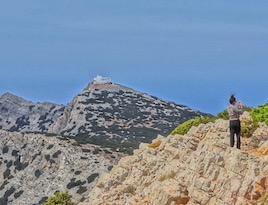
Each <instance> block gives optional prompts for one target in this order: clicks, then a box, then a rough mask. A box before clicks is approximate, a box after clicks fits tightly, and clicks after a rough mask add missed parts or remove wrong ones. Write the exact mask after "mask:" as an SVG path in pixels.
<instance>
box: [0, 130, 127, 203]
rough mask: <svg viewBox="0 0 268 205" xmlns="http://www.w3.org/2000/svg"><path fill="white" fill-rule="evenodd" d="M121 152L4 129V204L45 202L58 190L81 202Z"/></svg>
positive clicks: (0, 190)
mask: <svg viewBox="0 0 268 205" xmlns="http://www.w3.org/2000/svg"><path fill="white" fill-rule="evenodd" d="M121 156H122V154H120V153H117V152H113V151H111V150H110V149H107V148H101V147H98V146H93V145H84V146H77V145H76V143H75V142H74V141H72V140H66V139H65V140H63V139H60V138H59V137H55V136H45V135H42V134H32V133H30V134H22V133H19V132H8V131H3V130H0V204H1V205H37V204H40V205H41V204H43V202H44V201H45V200H46V199H47V197H50V196H53V195H54V192H55V191H57V190H59V191H64V190H68V191H69V193H70V194H71V195H72V199H73V201H74V202H76V203H77V202H81V201H83V200H84V199H85V198H87V197H88V194H89V193H90V190H91V189H92V187H93V186H94V185H95V184H96V180H97V179H98V177H99V175H100V174H101V173H103V172H107V171H108V170H110V169H111V167H112V166H113V165H114V164H116V163H117V161H118V159H119V158H120V157H121Z"/></svg>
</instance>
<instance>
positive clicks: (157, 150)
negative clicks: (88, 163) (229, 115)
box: [79, 119, 268, 205]
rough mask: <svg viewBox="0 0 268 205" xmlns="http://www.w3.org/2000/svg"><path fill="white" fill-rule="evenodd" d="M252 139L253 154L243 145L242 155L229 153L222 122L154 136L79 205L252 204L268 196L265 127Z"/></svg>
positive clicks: (267, 135)
mask: <svg viewBox="0 0 268 205" xmlns="http://www.w3.org/2000/svg"><path fill="white" fill-rule="evenodd" d="M253 138H254V139H255V140H254V143H256V141H259V147H258V148H256V149H254V150H251V151H249V150H248V149H246V148H247V147H248V144H246V142H245V141H243V143H242V150H238V149H236V148H231V147H229V130H228V121H226V120H222V119H219V120H217V121H216V122H215V123H208V124H205V125H204V124H201V125H199V126H198V127H192V128H191V129H190V131H189V132H188V133H187V134H186V135H183V136H182V135H174V136H171V135H170V136H168V137H167V138H164V137H162V136H158V137H157V139H155V140H153V142H152V143H151V144H145V143H142V144H141V145H140V147H139V149H137V150H134V155H133V156H127V157H123V158H122V159H121V160H120V161H119V163H118V165H116V166H114V167H113V169H112V170H111V172H110V173H105V174H102V175H101V177H100V179H99V181H98V183H97V185H96V186H95V187H94V188H93V190H92V191H91V193H90V195H89V199H88V200H87V201H88V202H84V203H80V204H79V205H102V204H105V205H121V204H122V205H123V204H124V205H141V204H142V205H159V204H170V205H171V204H172V205H186V204H187V205H215V204H217V205H242V204H243V205H246V204H248V205H249V204H256V201H257V200H258V199H259V198H260V197H261V195H262V194H263V193H264V192H267V191H268V143H267V140H268V128H267V126H264V125H263V126H260V127H259V128H258V129H257V130H256V131H255V133H254V136H253ZM263 140H265V141H263ZM248 143H249V144H250V142H248ZM246 150H247V151H246Z"/></svg>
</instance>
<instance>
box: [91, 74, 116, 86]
mask: <svg viewBox="0 0 268 205" xmlns="http://www.w3.org/2000/svg"><path fill="white" fill-rule="evenodd" d="M92 83H93V84H104V83H112V80H111V78H108V77H102V76H100V75H97V76H96V77H95V78H94V79H93V81H92Z"/></svg>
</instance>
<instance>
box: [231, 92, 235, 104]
mask: <svg viewBox="0 0 268 205" xmlns="http://www.w3.org/2000/svg"><path fill="white" fill-rule="evenodd" d="M229 101H230V103H231V104H233V103H234V102H235V101H236V99H235V96H234V94H232V95H231V97H230V100H229Z"/></svg>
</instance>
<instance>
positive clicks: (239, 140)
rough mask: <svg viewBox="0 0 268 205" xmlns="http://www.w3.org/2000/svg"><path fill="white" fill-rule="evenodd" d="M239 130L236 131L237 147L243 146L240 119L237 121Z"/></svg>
mask: <svg viewBox="0 0 268 205" xmlns="http://www.w3.org/2000/svg"><path fill="white" fill-rule="evenodd" d="M236 129H237V131H236V147H237V149H240V146H241V139H240V135H241V125H240V121H239V120H238V121H237V128H236Z"/></svg>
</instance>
